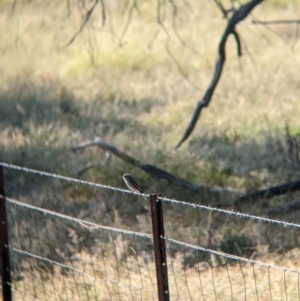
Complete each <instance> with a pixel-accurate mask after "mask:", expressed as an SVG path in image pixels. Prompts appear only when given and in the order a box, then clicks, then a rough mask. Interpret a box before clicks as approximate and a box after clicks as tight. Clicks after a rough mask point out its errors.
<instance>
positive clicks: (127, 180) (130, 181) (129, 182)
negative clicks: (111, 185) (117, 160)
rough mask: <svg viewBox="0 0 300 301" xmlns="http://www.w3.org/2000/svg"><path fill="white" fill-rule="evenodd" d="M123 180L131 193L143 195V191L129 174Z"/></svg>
mask: <svg viewBox="0 0 300 301" xmlns="http://www.w3.org/2000/svg"><path fill="white" fill-rule="evenodd" d="M123 180H124V182H125V183H126V185H127V187H128V188H129V189H130V190H131V191H133V192H137V193H143V190H142V189H141V187H140V186H139V184H138V183H137V182H136V180H135V179H134V178H133V177H132V176H131V175H129V174H125V175H123Z"/></svg>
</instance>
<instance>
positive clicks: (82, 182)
mask: <svg viewBox="0 0 300 301" xmlns="http://www.w3.org/2000/svg"><path fill="white" fill-rule="evenodd" d="M0 165H1V166H3V167H6V168H10V169H14V170H18V171H23V172H30V173H33V174H37V175H40V176H46V177H52V178H55V179H59V180H63V181H67V182H73V183H77V184H83V185H88V186H92V187H97V188H104V189H109V190H113V191H118V192H122V193H128V194H133V195H142V196H144V197H147V196H148V194H141V193H137V192H134V191H130V190H126V189H122V188H117V187H112V186H109V185H104V184H98V183H94V182H89V181H84V180H80V179H75V178H70V177H66V176H62V175H59V174H53V173H50V172H46V171H41V170H36V169H31V168H27V167H22V166H18V165H13V164H8V163H4V162H0Z"/></svg>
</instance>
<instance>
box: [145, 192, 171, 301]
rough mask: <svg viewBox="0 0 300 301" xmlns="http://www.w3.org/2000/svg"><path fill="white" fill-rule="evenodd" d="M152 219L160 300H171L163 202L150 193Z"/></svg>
mask: <svg viewBox="0 0 300 301" xmlns="http://www.w3.org/2000/svg"><path fill="white" fill-rule="evenodd" d="M150 206H151V219H152V231H153V243H154V256H155V266H156V278H157V289H158V300H159V301H169V300H170V292H169V283H168V267H167V256H166V242H165V240H164V236H165V230H164V217H163V209H162V203H161V201H160V200H159V198H157V195H156V194H151V195H150Z"/></svg>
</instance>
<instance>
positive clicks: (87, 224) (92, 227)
mask: <svg viewBox="0 0 300 301" xmlns="http://www.w3.org/2000/svg"><path fill="white" fill-rule="evenodd" d="M5 199H6V201H8V202H9V203H12V204H15V205H18V206H20V207H25V208H29V209H33V210H36V211H39V212H42V213H43V214H48V215H52V216H55V217H59V218H61V219H65V220H69V221H72V222H77V223H79V224H80V225H81V226H83V227H85V228H87V229H89V230H90V231H93V230H98V229H104V230H111V231H114V232H118V233H124V234H135V235H137V236H141V237H147V238H152V235H151V234H147V233H142V232H134V231H130V230H125V229H119V228H114V227H108V226H101V225H98V224H96V223H93V222H89V221H85V220H82V219H79V218H76V217H71V216H69V215H65V214H62V213H58V212H55V211H52V210H49V209H44V208H41V207H37V206H34V205H30V204H27V203H23V202H20V201H17V200H15V199H12V198H8V197H6V198H5Z"/></svg>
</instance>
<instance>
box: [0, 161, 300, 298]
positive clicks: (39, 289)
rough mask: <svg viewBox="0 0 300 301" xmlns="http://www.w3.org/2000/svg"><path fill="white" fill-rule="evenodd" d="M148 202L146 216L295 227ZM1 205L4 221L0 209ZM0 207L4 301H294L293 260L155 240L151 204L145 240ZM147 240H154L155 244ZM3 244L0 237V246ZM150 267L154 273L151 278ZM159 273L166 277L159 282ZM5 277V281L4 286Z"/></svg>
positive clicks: (30, 209)
mask: <svg viewBox="0 0 300 301" xmlns="http://www.w3.org/2000/svg"><path fill="white" fill-rule="evenodd" d="M0 168H1V169H2V168H5V169H12V170H15V171H17V172H18V173H21V172H22V173H24V172H25V173H26V174H27V175H28V176H29V175H30V174H36V175H38V176H45V177H48V178H54V179H58V180H63V181H67V182H70V183H75V184H76V185H89V186H92V187H98V188H104V189H109V190H114V191H118V192H122V193H130V194H135V193H134V192H131V191H127V190H124V189H120V188H116V187H110V186H107V185H102V184H96V183H92V182H87V181H83V180H79V179H74V178H69V177H65V176H62V175H57V174H50V173H47V172H43V171H38V170H33V169H28V168H25V167H21V166H15V165H11V164H6V163H0ZM2 179H3V177H2ZM3 183H4V181H3ZM1 189H3V190H2V191H1V193H0V194H2V196H4V184H3V185H2V188H1ZM144 196H145V197H149V195H146V194H145V195H144ZM151 199H152V202H151V209H153V206H154V203H153V202H155V203H157V204H161V203H163V202H169V203H171V204H172V205H173V206H189V207H191V208H194V209H193V210H197V209H199V210H207V211H210V212H218V213H219V214H224V215H232V216H234V217H236V218H242V219H249V220H253V221H257V222H260V223H270V224H275V225H277V226H280V227H284V228H294V229H296V230H298V229H299V228H300V225H299V224H296V223H289V222H284V221H280V220H275V219H269V218H264V217H259V216H254V215H250V214H244V213H239V212H235V211H228V210H223V209H219V208H212V207H208V206H203V205H198V204H191V203H186V202H182V201H179V200H171V199H168V198H165V197H158V198H157V197H155V195H152V196H151ZM3 204H5V207H6V208H5V211H6V214H4V213H5V212H3V210H2V209H3V207H2V205H3ZM1 208H2V209H1V210H2V212H1V259H2V273H1V275H2V292H3V300H4V301H7V300H125V301H126V300H160V301H161V300H274V301H275V300H300V280H299V278H300V270H299V261H298V260H295V266H294V267H293V268H288V267H284V266H278V265H275V264H269V263H266V262H261V261H257V260H254V259H251V258H250V259H249V258H243V257H241V256H236V255H232V254H227V253H224V252H220V251H216V250H212V249H208V248H204V247H201V246H196V245H193V244H188V243H186V242H183V241H179V240H175V239H173V238H170V237H168V233H166V235H165V234H164V233H163V230H164V228H163V226H164V222H163V216H162V215H161V216H160V217H159V212H160V213H161V214H162V210H161V209H159V205H158V208H156V211H157V212H156V213H157V214H156V213H154V211H152V218H151V220H152V222H153V223H155V221H154V219H155V218H154V217H155V216H156V217H159V218H158V224H156V228H158V229H157V231H156V230H155V229H154V228H155V227H153V230H154V232H153V235H152V234H146V233H141V232H139V231H129V230H125V229H118V228H113V227H107V226H103V225H100V224H97V223H93V222H90V221H87V220H84V219H80V218H74V217H71V216H69V215H66V214H62V213H58V212H56V211H54V210H49V209H45V208H42V207H40V206H35V205H32V204H29V203H26V202H23V201H21V200H18V199H15V198H12V197H10V196H4V197H1ZM3 218H7V223H6V222H4V223H3ZM159 223H161V224H159ZM5 225H7V231H8V232H7V235H8V236H7V237H6V236H5V233H4V232H3V229H4V228H5V227H3V226H5ZM157 235H158V236H157ZM155 237H156V238H157V237H158V244H159V245H157V242H155ZM5 238H8V241H7V242H6V243H5ZM155 248H156V249H157V250H156V251H155ZM154 251H155V254H154ZM157 252H160V255H161V258H160V260H161V261H160V262H158V261H157ZM164 254H165V256H166V261H165V262H164ZM7 255H9V257H10V260H9V262H7V257H6V256H7ZM158 264H159V265H160V266H161V271H160V272H158V271H157V269H158V266H157V265H158ZM166 272H167V274H165V275H167V277H166V276H163V277H162V278H161V277H159V275H164V274H163V273H166ZM159 273H162V274H159ZM7 277H8V278H7ZM9 277H10V278H11V280H9V282H7V279H10V278H9ZM160 289H164V291H163V293H162V294H159V290H160ZM9 291H10V292H11V295H10V294H9ZM9 298H10V299H9Z"/></svg>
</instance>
